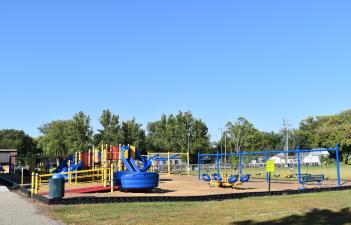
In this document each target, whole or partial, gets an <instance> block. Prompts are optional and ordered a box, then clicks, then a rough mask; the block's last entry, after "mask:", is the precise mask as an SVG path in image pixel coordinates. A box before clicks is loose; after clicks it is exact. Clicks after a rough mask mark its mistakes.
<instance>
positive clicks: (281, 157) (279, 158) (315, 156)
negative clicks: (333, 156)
mask: <svg viewBox="0 0 351 225" xmlns="http://www.w3.org/2000/svg"><path fill="white" fill-rule="evenodd" d="M314 150H321V151H317V152H301V153H300V160H301V163H310V164H318V165H320V164H321V158H328V157H329V155H330V154H329V152H328V151H326V150H325V149H314ZM269 159H270V160H274V162H275V164H285V154H284V153H279V154H277V155H275V156H273V157H271V158H269ZM292 162H294V163H297V155H296V154H294V155H293V156H292V154H291V153H290V155H289V157H288V163H292Z"/></svg>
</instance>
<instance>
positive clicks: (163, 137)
mask: <svg viewBox="0 0 351 225" xmlns="http://www.w3.org/2000/svg"><path fill="white" fill-rule="evenodd" d="M147 131H148V136H147V140H148V141H147V142H148V147H149V148H150V149H152V150H153V151H173V152H187V149H188V143H189V148H190V153H191V154H192V153H194V151H195V150H208V149H209V148H210V142H209V135H208V128H207V126H206V124H205V123H204V122H203V121H202V120H200V119H196V118H194V117H193V115H192V114H191V112H185V113H183V112H179V113H178V114H177V115H176V116H174V115H173V114H170V115H169V116H166V115H162V116H161V118H160V120H158V121H154V122H150V123H148V126H147Z"/></svg>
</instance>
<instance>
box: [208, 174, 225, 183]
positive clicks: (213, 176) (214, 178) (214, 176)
mask: <svg viewBox="0 0 351 225" xmlns="http://www.w3.org/2000/svg"><path fill="white" fill-rule="evenodd" d="M211 178H212V180H215V181H222V180H223V178H222V176H221V175H220V174H218V173H214V174H212V176H211Z"/></svg>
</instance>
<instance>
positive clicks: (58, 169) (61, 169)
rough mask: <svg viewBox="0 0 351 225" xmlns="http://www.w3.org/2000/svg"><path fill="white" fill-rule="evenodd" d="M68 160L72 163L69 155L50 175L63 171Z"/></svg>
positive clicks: (71, 157)
mask: <svg viewBox="0 0 351 225" xmlns="http://www.w3.org/2000/svg"><path fill="white" fill-rule="evenodd" d="M68 160H71V162H72V161H73V156H72V155H70V156H68V157H67V158H65V159H64V160H63V161H62V162H61V163H60V165H59V166H58V167H57V168H56V169H55V170H54V171H53V172H52V173H61V172H62V171H63V170H64V168H65V167H67V166H68Z"/></svg>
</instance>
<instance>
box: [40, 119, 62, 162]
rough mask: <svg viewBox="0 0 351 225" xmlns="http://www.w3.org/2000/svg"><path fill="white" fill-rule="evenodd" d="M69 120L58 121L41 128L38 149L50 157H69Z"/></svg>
mask: <svg viewBox="0 0 351 225" xmlns="http://www.w3.org/2000/svg"><path fill="white" fill-rule="evenodd" d="M68 124H69V121H68V120H56V121H52V122H49V123H46V124H44V125H42V126H41V127H39V131H40V132H41V133H42V136H40V137H39V138H38V147H39V148H41V149H42V150H43V152H44V153H45V154H48V155H67V153H68V145H67V139H68V137H67V134H68V132H67V129H68Z"/></svg>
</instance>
